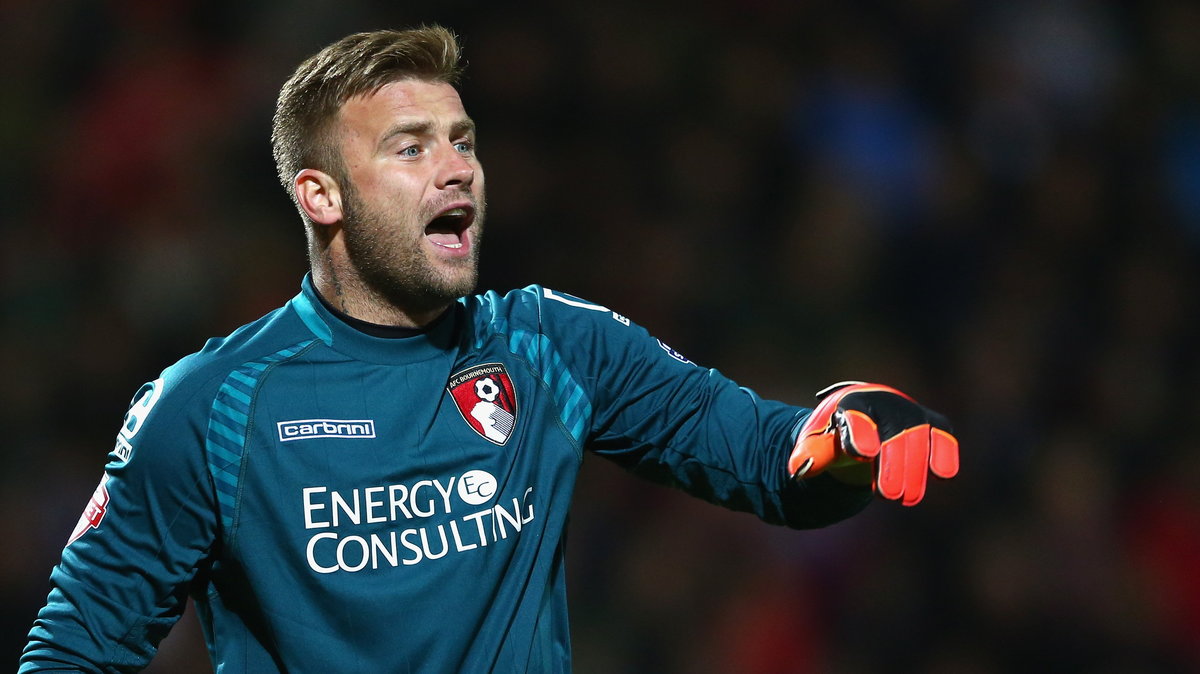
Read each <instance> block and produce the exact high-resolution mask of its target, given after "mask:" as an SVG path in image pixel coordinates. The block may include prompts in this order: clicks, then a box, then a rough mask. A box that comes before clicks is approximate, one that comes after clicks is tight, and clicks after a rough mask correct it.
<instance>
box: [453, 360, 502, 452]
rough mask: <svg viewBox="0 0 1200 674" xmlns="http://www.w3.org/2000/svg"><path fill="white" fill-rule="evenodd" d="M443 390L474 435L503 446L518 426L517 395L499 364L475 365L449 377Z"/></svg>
mask: <svg viewBox="0 0 1200 674" xmlns="http://www.w3.org/2000/svg"><path fill="white" fill-rule="evenodd" d="M446 391H447V392H449V393H450V397H451V398H453V399H454V404H455V405H457V406H458V411H459V413H461V414H462V417H463V420H465V421H466V422H467V425H469V426H470V427H471V428H472V429H474V430H475V432H476V433H478V434H480V435H482V436H483V437H484V438H487V439H488V440H491V441H492V442H494V443H496V444H497V445H503V444H504V443H506V442H508V439H509V438H510V437H512V432H513V427H515V426H516V425H517V392H516V390H515V389H513V383H512V379H511V378H509V376H508V370H506V369H504V365H502V364H501V363H485V364H483V365H474V366H472V367H469V368H467V369H465V370H460V371H459V372H456V373H455V374H453V375H451V377H450V381H449V382H447V383H446Z"/></svg>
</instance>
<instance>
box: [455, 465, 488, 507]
mask: <svg viewBox="0 0 1200 674" xmlns="http://www.w3.org/2000/svg"><path fill="white" fill-rule="evenodd" d="M495 495H496V478H495V477H493V476H492V474H491V473H489V472H487V471H486V470H468V471H467V472H465V473H463V475H462V477H460V478H458V497H459V498H461V499H462V500H463V501H466V502H467V503H469V504H470V505H483V504H484V503H487V502H488V501H490V500H492V497H493V496H495Z"/></svg>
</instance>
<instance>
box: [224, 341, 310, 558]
mask: <svg viewBox="0 0 1200 674" xmlns="http://www.w3.org/2000/svg"><path fill="white" fill-rule="evenodd" d="M315 343H316V341H315V340H309V341H307V342H303V343H301V344H298V345H295V346H290V347H287V348H285V349H280V350H279V351H276V352H275V353H273V354H271V355H269V356H266V357H264V358H261V359H259V360H254V361H250V362H247V363H243V364H242V365H240V366H238V367H237V368H236V369H235V370H234V371H233V372H230V373H229V376H227V377H226V378H225V381H224V382H222V384H221V387H220V388H219V389H217V395H216V398H215V399H214V400H213V404H212V409H211V411H210V413H209V418H208V433H207V436H206V439H205V449H206V450H207V451H206V452H205V454H206V455H207V460H208V472H209V473H210V474H211V475H212V477H213V484H214V486H215V487H216V490H217V503H218V506H219V507H220V510H221V513H220V514H221V528H222V530H223V531H224V536H225V540H226V542H227V543H231V542H232V539H233V530H234V524H235V517H234V516H235V514H236V512H237V493H238V489H239V486H240V479H241V472H242V459H243V458H245V451H246V442H247V431H248V429H249V426H250V411H251V404H252V401H253V399H254V392H255V389H256V388H257V387H258V383H259V381H260V380H261V379H262V377H263V375H264V374H266V373H267V372H268V371H269V370H270V368H271V366H273V365H275V364H277V363H279V362H282V361H284V360H287V359H288V358H292V357H294V356H296V355H297V354H299V353H301V352H303V351H304V349H305V348H307V347H308V346H309V345H311V344H315Z"/></svg>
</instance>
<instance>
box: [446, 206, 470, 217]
mask: <svg viewBox="0 0 1200 674" xmlns="http://www.w3.org/2000/svg"><path fill="white" fill-rule="evenodd" d="M466 214H467V209H465V208H451V209H450V210H448V211H446V212H445V213H442V216H441V217H443V218H444V217H447V216H454V217H462V216H464V215H466Z"/></svg>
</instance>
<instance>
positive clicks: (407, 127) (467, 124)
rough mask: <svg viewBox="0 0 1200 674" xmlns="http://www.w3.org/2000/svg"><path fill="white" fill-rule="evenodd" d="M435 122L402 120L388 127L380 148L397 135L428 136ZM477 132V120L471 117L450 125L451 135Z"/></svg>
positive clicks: (380, 141)
mask: <svg viewBox="0 0 1200 674" xmlns="http://www.w3.org/2000/svg"><path fill="white" fill-rule="evenodd" d="M433 130H434V129H433V123H432V122H429V121H426V120H412V121H402V122H397V123H396V124H393V125H392V126H390V127H388V130H387V131H386V132H384V134H383V136H381V137H380V139H379V144H378V146H377V147H378V148H382V147H384V146H385V145H387V143H388V141H390V140H391V139H393V138H395V137H396V136H401V135H408V136H427V135H431V134H432V133H433ZM474 134H475V120H473V119H471V118H469V117H468V118H466V119H460V120H456V121H455V122H454V123H453V124H451V125H450V136H451V137H458V136H473V135H474Z"/></svg>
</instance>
